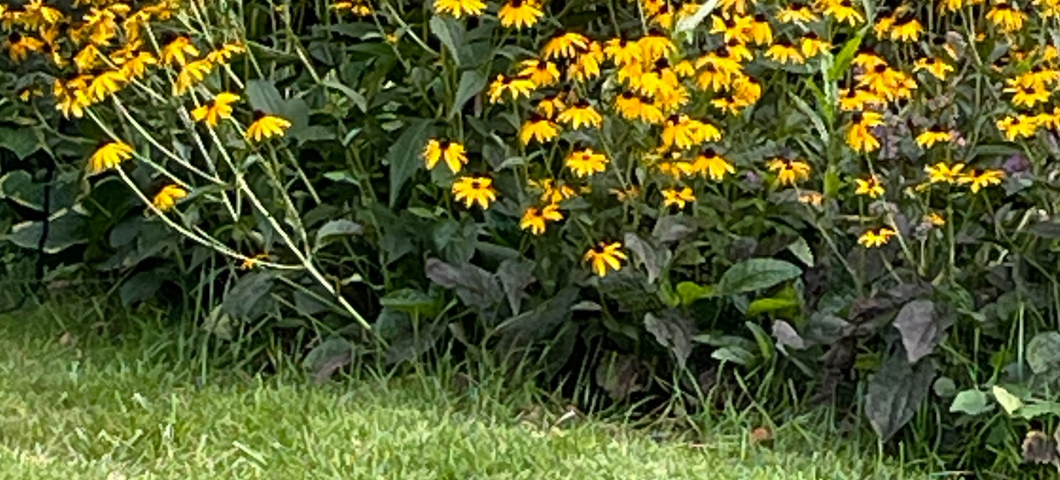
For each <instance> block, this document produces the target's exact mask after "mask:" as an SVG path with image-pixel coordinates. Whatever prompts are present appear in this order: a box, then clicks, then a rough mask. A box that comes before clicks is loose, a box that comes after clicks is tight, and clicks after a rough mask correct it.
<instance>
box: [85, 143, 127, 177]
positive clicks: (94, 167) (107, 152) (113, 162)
mask: <svg viewBox="0 0 1060 480" xmlns="http://www.w3.org/2000/svg"><path fill="white" fill-rule="evenodd" d="M132 152H133V149H132V147H131V146H129V144H127V143H125V142H122V141H120V140H118V141H113V142H108V143H106V144H104V145H103V146H101V147H99V148H98V149H96V153H93V154H92V157H91V158H89V160H88V171H89V173H99V172H102V171H104V170H107V169H109V168H114V167H116V166H118V165H119V164H121V162H124V161H126V160H128V159H130V158H132Z"/></svg>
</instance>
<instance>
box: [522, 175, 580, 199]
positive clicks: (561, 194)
mask: <svg viewBox="0 0 1060 480" xmlns="http://www.w3.org/2000/svg"><path fill="white" fill-rule="evenodd" d="M554 183H555V180H553V179H551V178H546V179H544V180H541V181H540V182H535V181H533V180H531V181H530V185H532V186H534V187H538V188H540V189H541V201H542V202H546V203H548V204H553V203H557V204H558V203H559V202H562V201H564V200H566V199H568V198H572V197H574V189H573V188H570V187H569V186H567V185H566V184H559V185H553V184H554Z"/></svg>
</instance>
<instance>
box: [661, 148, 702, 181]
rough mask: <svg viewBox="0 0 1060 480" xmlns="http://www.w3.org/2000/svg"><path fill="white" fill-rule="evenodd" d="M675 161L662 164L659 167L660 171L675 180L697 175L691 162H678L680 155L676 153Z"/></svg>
mask: <svg viewBox="0 0 1060 480" xmlns="http://www.w3.org/2000/svg"><path fill="white" fill-rule="evenodd" d="M673 155H674V157H675V161H672V162H660V163H659V164H658V165H657V167H658V168H659V171H660V172H662V173H664V174H666V175H669V176H671V177H673V178H674V179H675V180H680V179H681V177H691V176H692V175H695V174H696V169H695V168H694V166H693V164H692V163H690V162H684V161H678V160H677V159H678V158H680V155H681V154H680V153H677V152H674V154H673Z"/></svg>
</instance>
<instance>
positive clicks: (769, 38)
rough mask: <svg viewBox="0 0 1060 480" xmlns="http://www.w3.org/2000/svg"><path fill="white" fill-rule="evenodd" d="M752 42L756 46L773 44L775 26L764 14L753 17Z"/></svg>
mask: <svg viewBox="0 0 1060 480" xmlns="http://www.w3.org/2000/svg"><path fill="white" fill-rule="evenodd" d="M750 30H751V40H752V41H753V42H754V44H755V45H769V44H770V43H773V26H772V25H770V23H769V19H768V18H766V16H765V15H764V14H761V13H758V14H755V16H754V17H752V19H751V22H750Z"/></svg>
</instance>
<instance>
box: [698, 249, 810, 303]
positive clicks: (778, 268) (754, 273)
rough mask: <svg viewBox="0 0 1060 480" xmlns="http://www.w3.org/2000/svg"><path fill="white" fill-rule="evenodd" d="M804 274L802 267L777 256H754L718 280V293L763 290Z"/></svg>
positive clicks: (731, 293) (729, 293) (726, 272)
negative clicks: (776, 257) (778, 258)
mask: <svg viewBox="0 0 1060 480" xmlns="http://www.w3.org/2000/svg"><path fill="white" fill-rule="evenodd" d="M801 274H802V269H800V268H799V267H797V266H795V265H792V264H791V263H788V262H785V261H783V260H777V259H775V258H752V259H748V260H744V261H742V262H740V263H737V264H736V265H733V266H732V267H730V268H729V269H728V270H726V271H725V273H724V274H722V276H721V281H719V282H718V287H717V290H716V292H715V294H717V295H736V294H739V293H747V292H753V291H756V290H763V289H766V288H770V287H772V286H774V285H777V284H779V283H781V282H785V281H788V280H791V279H793V278H796V277H798V276H799V275H801Z"/></svg>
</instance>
